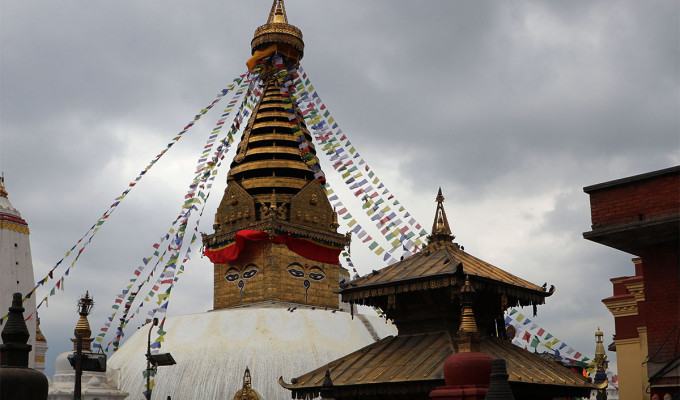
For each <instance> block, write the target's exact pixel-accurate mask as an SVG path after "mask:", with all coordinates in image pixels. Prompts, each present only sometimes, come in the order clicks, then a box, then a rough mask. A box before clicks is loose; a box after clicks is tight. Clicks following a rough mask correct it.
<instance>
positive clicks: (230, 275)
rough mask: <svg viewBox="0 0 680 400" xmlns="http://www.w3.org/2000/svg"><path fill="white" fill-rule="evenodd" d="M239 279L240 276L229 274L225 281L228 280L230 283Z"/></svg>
mask: <svg viewBox="0 0 680 400" xmlns="http://www.w3.org/2000/svg"><path fill="white" fill-rule="evenodd" d="M238 278H239V276H238V274H227V275H226V276H225V277H224V279H226V280H227V281H229V282H234V281H236V280H237V279H238Z"/></svg>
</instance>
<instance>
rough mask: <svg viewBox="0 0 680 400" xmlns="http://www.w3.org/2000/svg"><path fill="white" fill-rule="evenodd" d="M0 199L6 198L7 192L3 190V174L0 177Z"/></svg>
mask: <svg viewBox="0 0 680 400" xmlns="http://www.w3.org/2000/svg"><path fill="white" fill-rule="evenodd" d="M0 197H5V198H6V197H7V190H5V173H4V172H3V173H2V175H0Z"/></svg>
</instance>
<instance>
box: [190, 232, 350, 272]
mask: <svg viewBox="0 0 680 400" xmlns="http://www.w3.org/2000/svg"><path fill="white" fill-rule="evenodd" d="M247 240H250V241H260V240H271V241H272V242H273V243H285V244H286V246H288V248H289V249H290V250H291V251H292V252H294V253H296V254H299V255H301V256H303V257H305V258H308V259H310V260H314V261H318V262H322V263H327V264H340V261H339V258H338V257H339V255H340V252H341V251H342V248H337V247H331V246H325V245H323V244H320V243H317V242H314V241H312V240H309V239H301V238H296V237H293V236H292V235H291V234H289V233H287V234H284V235H276V236H273V237H271V238H270V236H269V234H268V233H267V232H261V231H251V230H248V229H244V230H242V231H239V232H237V233H236V234H235V235H234V241H233V242H232V243H229V244H228V245H226V246H223V247H218V248H213V249H209V248H206V249H205V250H204V251H203V254H205V255H206V256H208V258H209V259H210V261H212V262H213V263H215V264H224V263H228V262H231V261H234V260H236V259H237V258H238V256H239V254H241V250H243V247H244V246H245V243H246V241H247Z"/></svg>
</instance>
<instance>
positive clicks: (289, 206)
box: [203, 0, 349, 309]
mask: <svg viewBox="0 0 680 400" xmlns="http://www.w3.org/2000/svg"><path fill="white" fill-rule="evenodd" d="M251 46H252V54H253V56H254V58H264V57H267V56H270V57H269V61H266V62H265V63H264V66H263V67H262V69H261V70H260V78H261V82H262V83H261V88H260V90H261V91H262V97H261V99H260V101H259V102H258V104H257V105H256V106H255V108H254V109H253V114H252V116H251V117H250V120H249V122H248V124H247V126H246V127H245V129H244V132H243V136H242V137H241V141H240V143H239V144H238V148H237V153H236V156H235V157H234V160H233V162H232V163H231V169H230V171H229V175H228V177H227V188H226V189H225V192H224V196H223V198H222V201H221V203H220V205H219V207H218V209H217V213H216V215H215V224H214V230H215V232H214V233H213V234H210V235H205V234H204V235H203V243H204V245H205V247H206V249H207V251H206V254H208V255H209V257H211V256H210V254H216V253H218V252H219V251H220V250H219V249H228V250H227V251H230V250H229V249H230V248H232V249H233V246H241V247H242V248H241V247H239V251H238V252H237V254H238V256H237V257H236V258H235V259H233V260H232V259H229V260H227V261H225V260H224V259H216V258H213V257H211V260H213V262H214V263H215V267H214V308H215V309H220V308H226V307H233V306H239V305H244V304H252V303H258V302H264V301H278V302H290V303H299V304H308V305H313V306H320V307H333V308H335V307H338V295H337V294H335V293H333V292H332V291H331V288H335V287H337V283H338V280H339V276H340V273H341V267H340V266H339V262H338V261H337V253H338V252H339V249H342V248H343V247H344V246H347V245H348V244H349V236H346V235H342V234H339V233H337V228H338V223H337V214H336V213H335V212H334V210H333V208H332V206H331V204H330V202H329V201H328V198H327V197H326V194H325V191H324V188H323V186H322V184H321V183H320V182H319V180H318V179H317V178H315V174H316V175H317V176H319V173H318V172H319V171H318V170H317V171H312V169H311V168H310V166H308V164H307V163H306V162H305V160H309V158H310V157H311V156H313V157H316V149H315V147H314V143H313V141H312V137H311V135H310V134H309V131H308V130H307V127H306V126H305V124H304V122H303V116H302V114H301V113H300V110H298V109H297V106H296V104H295V102H294V101H292V102H291V100H290V98H289V97H287V96H286V95H285V94H282V88H281V87H280V86H279V82H278V80H277V77H276V76H275V73H276V72H277V70H276V65H275V63H274V61H273V57H271V56H272V55H279V56H281V57H282V59H283V63H284V65H285V67H286V68H287V69H292V68H295V67H296V66H297V65H298V64H299V62H300V59H301V58H302V55H303V51H304V43H303V41H302V32H301V31H300V29H298V28H296V27H295V26H293V25H290V24H288V19H287V16H286V11H285V7H284V3H283V0H275V1H274V4H273V5H272V9H271V11H270V13H269V18H268V20H267V23H266V24H265V25H263V26H260V27H259V28H257V29H256V30H255V36H254V38H253V40H252V42H251ZM291 107H292V112H293V113H294V114H295V118H296V120H297V121H299V124H298V127H299V131H301V132H302V135H300V134H299V133H297V136H296V135H294V132H299V131H298V130H297V129H296V130H295V131H294V130H293V128H292V127H291V124H290V122H289V120H290V118H289V117H290V116H291V113H290V111H291ZM302 143H304V144H306V146H304V145H303V146H301V144H302ZM301 149H304V150H301ZM303 157H304V158H303ZM264 233H266V235H265V234H264ZM244 238H245V239H244ZM282 238H284V239H286V240H281V239H282ZM209 253H210V254H209ZM232 254H235V253H232ZM328 254H335V258H334V259H332V258H333V257H331V259H329V257H328Z"/></svg>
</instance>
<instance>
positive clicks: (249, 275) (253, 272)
mask: <svg viewBox="0 0 680 400" xmlns="http://www.w3.org/2000/svg"><path fill="white" fill-rule="evenodd" d="M255 275H257V270H256V269H255V268H253V269H250V270H248V271H246V272H244V273H243V278H244V279H250V278H252V277H253V276H255Z"/></svg>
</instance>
